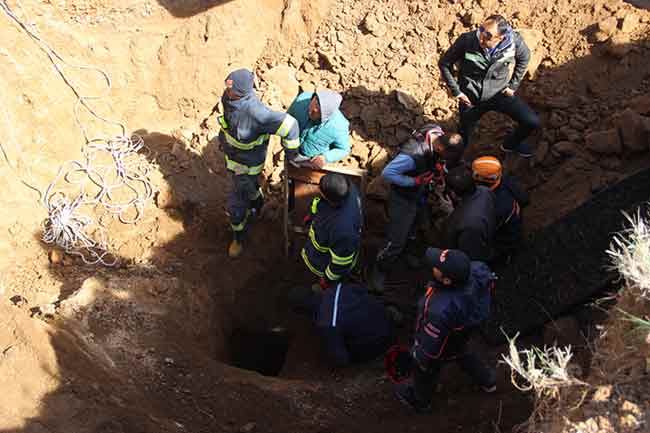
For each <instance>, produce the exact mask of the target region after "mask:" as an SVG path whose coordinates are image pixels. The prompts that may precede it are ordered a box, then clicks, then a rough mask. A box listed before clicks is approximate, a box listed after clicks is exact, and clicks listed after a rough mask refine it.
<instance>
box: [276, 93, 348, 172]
mask: <svg viewBox="0 0 650 433" xmlns="http://www.w3.org/2000/svg"><path fill="white" fill-rule="evenodd" d="M342 99H343V98H341V95H339V94H338V93H336V92H332V91H330V90H321V91H318V92H316V93H311V92H304V93H301V94H300V95H298V97H297V98H296V99H295V100H294V101H293V103H292V104H291V106H290V107H289V110H287V113H288V114H290V115H291V116H293V117H294V118H295V119H296V120H297V121H298V125H299V126H300V155H299V156H298V157H297V158H295V159H294V160H293V161H294V162H296V163H298V162H299V161H301V160H302V163H301V165H302V164H304V165H309V166H312V167H315V168H323V166H325V164H331V163H333V162H337V161H340V160H341V159H343V158H345V157H346V156H347V155H348V154H349V153H350V131H349V126H350V123H349V122H348V120H347V119H346V118H345V116H344V115H343V113H341V110H339V106H340V105H341V101H342Z"/></svg>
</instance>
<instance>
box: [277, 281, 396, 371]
mask: <svg viewBox="0 0 650 433" xmlns="http://www.w3.org/2000/svg"><path fill="white" fill-rule="evenodd" d="M289 301H290V303H291V305H292V306H293V307H294V309H295V310H296V311H298V312H301V313H305V314H308V315H310V316H311V317H313V319H314V321H315V324H316V329H317V332H318V334H319V335H320V336H321V338H322V341H323V346H324V349H325V353H326V355H327V358H328V359H329V360H330V361H331V362H332V363H334V364H335V365H337V366H345V365H348V364H351V363H358V362H365V361H370V360H372V359H375V358H377V357H379V356H381V355H383V354H384V353H385V352H386V350H387V349H388V348H389V347H390V346H391V345H392V344H393V342H394V340H395V333H394V327H393V323H392V322H391V319H390V315H389V313H388V311H387V310H386V308H385V307H384V305H383V304H382V303H381V302H379V301H378V300H377V299H376V298H374V297H372V296H370V295H368V291H367V290H366V288H365V287H363V286H360V285H358V284H351V283H341V282H339V283H337V284H335V285H333V286H332V287H329V288H327V289H325V290H323V291H320V290H318V291H314V290H312V289H311V288H299V289H294V290H292V291H291V292H290V293H289Z"/></svg>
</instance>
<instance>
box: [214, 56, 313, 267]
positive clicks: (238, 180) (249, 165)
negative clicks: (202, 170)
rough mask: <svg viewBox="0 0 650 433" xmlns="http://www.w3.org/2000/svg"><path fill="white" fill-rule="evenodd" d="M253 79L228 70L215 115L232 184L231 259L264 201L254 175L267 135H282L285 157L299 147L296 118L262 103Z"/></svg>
mask: <svg viewBox="0 0 650 433" xmlns="http://www.w3.org/2000/svg"><path fill="white" fill-rule="evenodd" d="M253 80H254V77H253V73H252V72H251V71H249V70H247V69H238V70H236V71H233V72H231V73H230V74H229V75H228V77H226V89H225V91H224V93H223V96H222V97H221V101H222V103H223V107H224V115H223V116H220V117H219V124H220V126H221V131H220V132H219V140H220V142H221V144H222V146H223V152H224V155H225V159H226V168H227V169H228V171H230V172H231V178H232V184H233V186H232V190H231V192H230V195H229V197H228V213H229V214H230V224H231V227H232V231H233V240H232V242H231V243H230V246H229V247H228V255H229V256H230V257H233V258H234V257H238V256H239V255H240V254H241V253H242V251H243V246H242V236H243V234H244V230H245V229H246V225H247V223H248V219H249V217H250V216H251V215H252V214H253V215H254V214H258V213H259V212H260V211H261V209H262V205H263V203H264V196H263V194H262V190H261V189H260V186H259V179H258V178H259V175H260V173H261V172H262V169H263V168H264V162H265V160H266V153H267V149H268V144H269V136H270V135H277V136H279V137H281V138H282V145H283V146H284V148H285V149H286V151H287V158H292V157H294V156H295V154H296V150H297V149H298V147H299V146H300V141H299V139H298V133H299V130H298V122H296V119H294V118H293V117H292V116H290V115H289V114H286V113H281V112H277V111H272V110H270V109H269V108H268V107H267V106H265V105H264V104H262V102H261V101H260V100H259V99H258V97H257V95H256V94H255V90H254V88H253Z"/></svg>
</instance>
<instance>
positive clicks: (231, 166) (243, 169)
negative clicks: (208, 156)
mask: <svg viewBox="0 0 650 433" xmlns="http://www.w3.org/2000/svg"><path fill="white" fill-rule="evenodd" d="M226 168H227V169H228V170H230V171H233V172H235V174H248V175H250V176H257V175H258V174H260V173H261V172H262V170H263V169H264V164H260V165H256V166H254V167H249V166H247V165H244V164H240V163H238V162H237V161H233V160H232V159H230V158H228V155H226Z"/></svg>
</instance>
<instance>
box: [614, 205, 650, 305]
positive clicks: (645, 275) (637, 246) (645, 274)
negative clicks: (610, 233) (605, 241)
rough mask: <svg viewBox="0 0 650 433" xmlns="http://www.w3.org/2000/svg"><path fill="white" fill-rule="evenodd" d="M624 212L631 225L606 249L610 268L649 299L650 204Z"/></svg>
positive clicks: (633, 289) (634, 289)
mask: <svg viewBox="0 0 650 433" xmlns="http://www.w3.org/2000/svg"><path fill="white" fill-rule="evenodd" d="M623 215H624V216H625V218H626V219H627V221H628V223H629V225H630V226H629V227H628V228H626V229H624V230H622V231H620V232H619V233H617V234H616V235H614V238H613V239H612V243H611V245H610V247H609V249H608V250H607V254H608V255H609V256H610V257H611V260H612V264H611V269H613V270H614V271H616V272H618V274H619V275H620V277H621V278H622V279H624V280H625V281H626V282H627V286H628V288H629V290H631V291H633V292H636V293H637V294H638V296H639V297H640V298H643V299H647V300H650V207H648V208H646V209H645V210H643V211H642V210H641V208H639V209H638V210H637V212H636V214H634V215H630V214H628V213H626V212H623Z"/></svg>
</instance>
